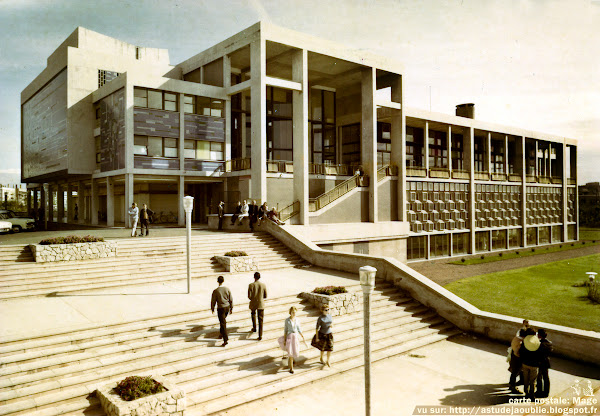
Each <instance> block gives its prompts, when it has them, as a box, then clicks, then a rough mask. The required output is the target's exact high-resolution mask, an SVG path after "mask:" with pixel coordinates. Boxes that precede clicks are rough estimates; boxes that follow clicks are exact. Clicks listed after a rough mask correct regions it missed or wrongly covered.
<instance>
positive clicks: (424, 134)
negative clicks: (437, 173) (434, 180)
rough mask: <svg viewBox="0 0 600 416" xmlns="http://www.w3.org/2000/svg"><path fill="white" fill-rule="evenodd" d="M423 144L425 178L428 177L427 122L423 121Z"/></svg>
mask: <svg viewBox="0 0 600 416" xmlns="http://www.w3.org/2000/svg"><path fill="white" fill-rule="evenodd" d="M423 142H424V146H425V165H424V166H425V177H427V178H428V177H429V122H428V121H425V131H424V132H423Z"/></svg>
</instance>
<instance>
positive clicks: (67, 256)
mask: <svg viewBox="0 0 600 416" xmlns="http://www.w3.org/2000/svg"><path fill="white" fill-rule="evenodd" d="M29 248H30V249H31V253H32V254H33V258H34V260H35V261H36V262H38V263H45V262H52V261H69V260H87V259H99V258H103V257H115V256H116V255H117V244H116V243H115V242H114V241H102V242H96V243H73V244H48V245H42V244H30V245H29Z"/></svg>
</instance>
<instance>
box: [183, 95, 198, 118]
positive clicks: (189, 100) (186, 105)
mask: <svg viewBox="0 0 600 416" xmlns="http://www.w3.org/2000/svg"><path fill="white" fill-rule="evenodd" d="M183 112H184V113H189V114H194V113H196V100H195V99H194V96H193V95H185V96H184V97H183Z"/></svg>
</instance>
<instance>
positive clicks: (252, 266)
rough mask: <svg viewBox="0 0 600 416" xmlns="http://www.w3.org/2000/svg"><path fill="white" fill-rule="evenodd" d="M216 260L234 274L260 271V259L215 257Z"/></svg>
mask: <svg viewBox="0 0 600 416" xmlns="http://www.w3.org/2000/svg"><path fill="white" fill-rule="evenodd" d="M215 259H216V260H217V261H218V262H219V264H222V265H223V266H224V267H225V270H227V271H228V272H232V273H241V272H251V271H257V270H258V259H255V258H254V257H250V256H240V257H229V256H215Z"/></svg>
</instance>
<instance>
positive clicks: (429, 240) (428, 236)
mask: <svg viewBox="0 0 600 416" xmlns="http://www.w3.org/2000/svg"><path fill="white" fill-rule="evenodd" d="M425 240H426V242H427V243H426V244H427V249H426V250H425V258H426V259H427V260H429V259H430V258H431V234H427V238H426V239H425Z"/></svg>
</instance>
